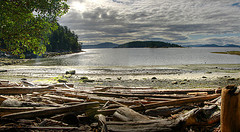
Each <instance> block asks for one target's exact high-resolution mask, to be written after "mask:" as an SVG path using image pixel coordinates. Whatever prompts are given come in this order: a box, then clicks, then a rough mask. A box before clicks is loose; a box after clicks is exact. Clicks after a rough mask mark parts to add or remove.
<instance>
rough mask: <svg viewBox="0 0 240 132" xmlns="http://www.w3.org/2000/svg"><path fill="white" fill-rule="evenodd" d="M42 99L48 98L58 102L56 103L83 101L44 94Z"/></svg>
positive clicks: (81, 100)
mask: <svg viewBox="0 0 240 132" xmlns="http://www.w3.org/2000/svg"><path fill="white" fill-rule="evenodd" d="M44 97H49V98H53V99H56V100H58V102H63V103H64V102H84V100H83V99H76V98H70V97H64V96H57V95H50V94H46V95H44Z"/></svg>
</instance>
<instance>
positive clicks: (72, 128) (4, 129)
mask: <svg viewBox="0 0 240 132" xmlns="http://www.w3.org/2000/svg"><path fill="white" fill-rule="evenodd" d="M16 130H17V131H31V130H39V131H50V130H52V131H78V132H86V131H88V130H87V129H85V128H83V127H16V128H14V127H0V131H16Z"/></svg>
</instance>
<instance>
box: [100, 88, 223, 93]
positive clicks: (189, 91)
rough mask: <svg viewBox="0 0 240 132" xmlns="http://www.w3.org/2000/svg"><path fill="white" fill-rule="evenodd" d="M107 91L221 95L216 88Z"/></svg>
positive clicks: (119, 90) (112, 89)
mask: <svg viewBox="0 0 240 132" xmlns="http://www.w3.org/2000/svg"><path fill="white" fill-rule="evenodd" d="M121 90H122V91H121ZM108 91H111V92H115V91H117V92H121V93H133V94H187V93H191V92H207V93H208V94H215V93H221V89H218V88H196V89H195V88H194V89H154V88H123V87H122V88H121V87H119V88H116V87H112V88H109V87H108ZM102 92H104V91H102Z"/></svg>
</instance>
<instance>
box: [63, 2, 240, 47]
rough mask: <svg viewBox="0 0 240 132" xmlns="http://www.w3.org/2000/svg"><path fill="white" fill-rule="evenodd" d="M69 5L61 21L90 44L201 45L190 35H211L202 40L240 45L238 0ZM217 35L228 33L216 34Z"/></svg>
mask: <svg viewBox="0 0 240 132" xmlns="http://www.w3.org/2000/svg"><path fill="white" fill-rule="evenodd" d="M69 5H70V6H71V8H70V11H69V13H68V14H66V15H65V16H63V17H62V18H61V19H60V23H61V24H63V25H66V26H68V27H70V28H71V29H72V30H74V31H75V32H76V33H78V34H79V38H80V40H81V39H82V40H84V41H89V42H91V44H97V43H101V42H106V41H107V42H109V41H112V42H116V43H125V42H128V41H132V40H163V41H168V42H174V43H181V44H198V43H200V42H199V39H193V38H191V36H192V35H195V36H196V35H211V37H207V38H204V39H201V40H203V41H201V43H203V44H206V43H216V44H222V43H223V42H224V43H233V42H234V43H235V44H240V40H239V39H236V38H238V37H239V34H240V19H239V17H240V14H239V11H240V6H239V5H240V1H237V0H228V1H226V0H161V1H160V0H70V1H69ZM219 34H222V35H223V36H224V35H226V37H225V38H224V37H217V36H218V35H219ZM228 34H236V36H232V38H231V37H229V36H227V35H228ZM212 35H215V36H216V37H217V40H214V39H213V38H214V36H212ZM216 37H215V38H216ZM226 38H228V39H226ZM233 38H234V41H232V40H231V39H233ZM221 39H222V41H221Z"/></svg>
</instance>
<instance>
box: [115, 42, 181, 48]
mask: <svg viewBox="0 0 240 132" xmlns="http://www.w3.org/2000/svg"><path fill="white" fill-rule="evenodd" d="M168 47H181V46H180V45H177V44H171V43H166V42H162V41H133V42H129V43H126V44H122V45H119V46H118V47H117V48H168Z"/></svg>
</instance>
